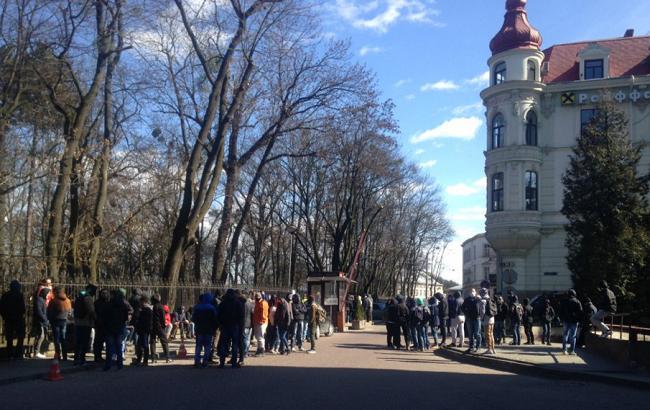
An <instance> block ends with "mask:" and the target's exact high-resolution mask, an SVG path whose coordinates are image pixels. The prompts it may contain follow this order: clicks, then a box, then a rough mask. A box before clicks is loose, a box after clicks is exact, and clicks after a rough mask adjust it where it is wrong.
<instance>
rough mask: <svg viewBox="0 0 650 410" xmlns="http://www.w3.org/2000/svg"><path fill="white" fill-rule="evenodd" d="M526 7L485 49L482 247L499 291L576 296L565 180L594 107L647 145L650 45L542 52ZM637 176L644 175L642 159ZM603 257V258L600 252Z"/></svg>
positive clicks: (520, 3)
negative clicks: (493, 258)
mask: <svg viewBox="0 0 650 410" xmlns="http://www.w3.org/2000/svg"><path fill="white" fill-rule="evenodd" d="M526 4H527V0H508V1H507V2H506V10H507V11H506V15H505V20H504V23H503V27H502V28H501V30H500V31H499V32H498V33H497V34H496V36H495V37H494V38H493V39H492V41H491V43H490V49H491V51H492V57H491V58H490V59H489V60H488V65H489V68H490V86H489V87H488V88H487V89H485V90H483V92H482V93H481V98H482V100H483V104H484V105H485V107H486V111H487V112H486V119H487V134H488V135H487V151H486V152H485V174H486V176H487V181H488V187H487V220H486V237H487V239H488V241H489V242H490V244H491V245H492V247H493V248H494V249H495V251H496V252H497V254H498V264H497V283H496V288H497V290H498V291H502V292H505V291H507V290H509V289H513V290H515V291H516V292H518V293H519V294H522V295H529V296H532V295H536V294H539V293H541V292H545V291H564V290H566V289H568V288H569V287H571V286H572V281H571V273H570V272H569V269H568V267H567V264H566V256H567V250H566V247H565V238H566V234H565V231H564V226H565V224H566V223H567V220H566V218H565V217H564V216H563V215H562V213H561V209H562V201H563V189H564V188H563V185H562V176H563V175H564V173H565V171H566V169H567V167H568V165H569V156H570V155H571V149H572V147H573V146H575V144H576V139H577V137H578V136H579V135H580V132H581V129H582V127H583V126H584V125H585V124H587V123H589V121H590V120H591V118H592V117H593V116H594V113H595V109H596V104H597V103H598V102H599V101H601V100H603V99H606V100H609V101H613V102H614V103H615V104H616V105H617V106H618V107H619V108H620V109H621V110H623V111H624V112H625V113H626V114H627V117H628V119H629V133H630V138H631V140H632V142H641V141H645V142H650V36H645V37H635V36H634V31H633V30H628V31H627V32H626V33H625V35H624V36H623V37H620V38H614V39H609V40H594V41H584V42H577V43H570V44H559V45H555V46H552V47H550V48H547V49H545V50H542V48H541V47H542V35H541V34H540V32H539V31H537V30H536V29H535V28H533V26H532V25H531V24H530V23H529V21H528V15H527V12H526ZM640 167H641V169H640V171H642V172H647V171H648V169H649V167H650V150H649V149H648V148H646V149H645V151H644V155H643V158H642V160H641V164H640ZM603 252H607V250H606V249H604V250H603Z"/></svg>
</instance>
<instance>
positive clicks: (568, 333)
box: [562, 322, 578, 353]
mask: <svg viewBox="0 0 650 410" xmlns="http://www.w3.org/2000/svg"><path fill="white" fill-rule="evenodd" d="M577 333H578V324H577V323H569V322H564V331H563V332H562V350H567V345H570V347H571V351H572V352H574V353H575V351H576V335H577Z"/></svg>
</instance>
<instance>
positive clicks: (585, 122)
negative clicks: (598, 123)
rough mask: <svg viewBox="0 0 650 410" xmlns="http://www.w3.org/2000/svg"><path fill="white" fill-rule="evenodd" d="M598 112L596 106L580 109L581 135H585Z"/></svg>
mask: <svg viewBox="0 0 650 410" xmlns="http://www.w3.org/2000/svg"><path fill="white" fill-rule="evenodd" d="M597 114H598V110H596V109H594V108H591V109H587V110H581V111H580V135H583V134H584V133H585V130H586V129H587V127H588V126H589V125H590V124H591V122H592V121H593V119H594V118H595V117H596V115H597Z"/></svg>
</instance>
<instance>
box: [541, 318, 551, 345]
mask: <svg viewBox="0 0 650 410" xmlns="http://www.w3.org/2000/svg"><path fill="white" fill-rule="evenodd" d="M542 343H551V323H550V322H549V323H542Z"/></svg>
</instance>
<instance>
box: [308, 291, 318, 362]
mask: <svg viewBox="0 0 650 410" xmlns="http://www.w3.org/2000/svg"><path fill="white" fill-rule="evenodd" d="M319 308H320V307H319V306H318V304H317V303H316V301H315V300H314V297H313V296H312V295H309V297H308V298H307V320H308V323H309V331H308V334H309V344H310V347H309V350H307V353H309V354H315V353H316V331H317V329H318V310H319Z"/></svg>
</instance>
